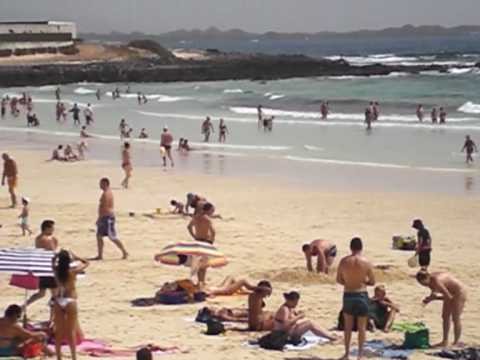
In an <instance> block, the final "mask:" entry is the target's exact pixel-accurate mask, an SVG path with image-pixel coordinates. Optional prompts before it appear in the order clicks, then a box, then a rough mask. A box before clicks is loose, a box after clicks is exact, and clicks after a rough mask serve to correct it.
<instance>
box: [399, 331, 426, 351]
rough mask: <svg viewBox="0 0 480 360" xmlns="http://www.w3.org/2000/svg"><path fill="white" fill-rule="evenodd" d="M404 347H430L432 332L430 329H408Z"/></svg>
mask: <svg viewBox="0 0 480 360" xmlns="http://www.w3.org/2000/svg"><path fill="white" fill-rule="evenodd" d="M402 347H403V348H404V349H428V348H429V347H430V332H429V331H428V329H421V330H417V331H407V332H406V333H405V341H404V342H403V346H402Z"/></svg>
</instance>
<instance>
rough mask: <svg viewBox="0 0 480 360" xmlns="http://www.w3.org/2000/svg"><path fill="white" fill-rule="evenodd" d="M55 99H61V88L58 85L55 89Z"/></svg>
mask: <svg viewBox="0 0 480 360" xmlns="http://www.w3.org/2000/svg"><path fill="white" fill-rule="evenodd" d="M55 99H57V101H60V88H59V87H57V88H56V89H55Z"/></svg>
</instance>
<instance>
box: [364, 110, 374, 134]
mask: <svg viewBox="0 0 480 360" xmlns="http://www.w3.org/2000/svg"><path fill="white" fill-rule="evenodd" d="M372 118H373V113H372V108H371V107H370V106H369V107H367V108H366V109H365V124H367V130H372Z"/></svg>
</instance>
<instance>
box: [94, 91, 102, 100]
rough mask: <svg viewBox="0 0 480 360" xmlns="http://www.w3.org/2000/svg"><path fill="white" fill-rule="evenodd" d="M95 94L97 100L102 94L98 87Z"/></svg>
mask: <svg viewBox="0 0 480 360" xmlns="http://www.w3.org/2000/svg"><path fill="white" fill-rule="evenodd" d="M95 96H96V97H97V100H98V101H100V100H101V98H102V94H101V92H100V89H97V91H96V92H95Z"/></svg>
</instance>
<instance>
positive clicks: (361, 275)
mask: <svg viewBox="0 0 480 360" xmlns="http://www.w3.org/2000/svg"><path fill="white" fill-rule="evenodd" d="M350 250H351V251H352V254H351V255H349V256H346V257H344V258H343V259H342V260H341V261H340V264H339V265H338V270H337V283H339V284H340V285H343V287H344V293H343V309H342V311H343V316H344V322H345V329H344V334H345V355H344V356H343V358H342V359H349V354H350V342H351V340H352V328H353V324H354V319H355V318H357V325H358V359H362V357H363V346H364V344H365V338H366V331H367V322H368V305H369V298H368V292H367V286H374V285H375V277H374V274H373V266H372V264H371V263H370V262H369V261H368V260H367V259H366V258H364V257H363V256H362V250H363V244H362V240H361V239H360V238H358V237H356V238H353V239H352V241H351V242H350Z"/></svg>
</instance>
